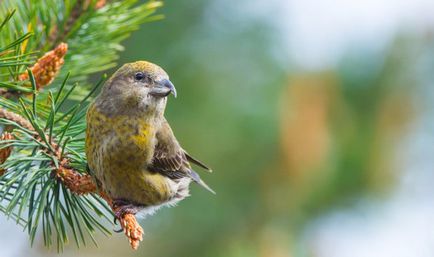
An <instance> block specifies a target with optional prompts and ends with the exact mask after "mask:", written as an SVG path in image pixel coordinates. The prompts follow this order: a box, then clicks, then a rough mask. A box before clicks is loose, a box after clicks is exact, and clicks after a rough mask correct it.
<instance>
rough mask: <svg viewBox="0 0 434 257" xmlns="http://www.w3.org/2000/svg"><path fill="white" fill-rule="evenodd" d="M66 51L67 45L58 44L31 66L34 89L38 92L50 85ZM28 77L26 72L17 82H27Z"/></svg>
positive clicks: (60, 66)
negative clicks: (34, 82) (34, 83)
mask: <svg viewBox="0 0 434 257" xmlns="http://www.w3.org/2000/svg"><path fill="white" fill-rule="evenodd" d="M67 51H68V45H67V44H66V43H60V44H59V45H58V46H57V47H56V48H55V49H54V50H51V51H49V52H47V53H46V54H44V56H42V57H41V58H39V59H38V61H37V62H36V63H35V65H33V66H32V67H31V68H30V70H31V71H32V73H33V76H34V77H35V81H36V87H37V89H38V90H40V89H41V88H42V87H44V86H46V85H48V84H50V83H51V82H52V81H53V80H54V78H55V77H56V75H57V73H58V72H59V70H60V68H62V65H63V63H64V59H63V57H64V56H65V55H66V52H67ZM27 79H29V75H28V73H27V72H25V73H23V74H21V75H20V76H19V80H21V81H23V80H27Z"/></svg>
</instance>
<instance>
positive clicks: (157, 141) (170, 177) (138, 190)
mask: <svg viewBox="0 0 434 257" xmlns="http://www.w3.org/2000/svg"><path fill="white" fill-rule="evenodd" d="M169 95H173V96H174V97H175V98H176V96H177V91H176V88H175V86H174V85H173V83H172V82H171V81H170V80H169V76H168V74H167V73H166V72H165V71H164V70H163V69H162V68H161V67H160V66H158V65H156V64H153V63H151V62H148V61H136V62H132V63H126V64H124V65H123V66H122V67H120V68H119V69H118V70H117V71H116V72H115V73H114V74H113V75H112V76H111V77H110V78H109V79H108V80H107V81H106V82H105V83H104V85H103V87H102V89H101V92H100V93H99V95H98V96H97V97H96V98H95V99H94V101H93V102H92V103H91V104H90V105H89V108H88V111H87V114H86V123H87V127H86V139H85V152H86V158H87V162H88V171H89V173H90V175H91V177H92V178H93V180H94V181H95V184H96V185H97V188H98V190H100V191H101V192H104V193H105V194H106V195H107V196H108V197H110V199H112V203H113V204H112V206H113V207H112V208H113V210H114V216H115V219H117V220H119V221H123V222H120V223H121V226H122V229H128V226H126V224H125V223H126V221H125V216H126V214H132V215H136V214H139V213H142V214H144V215H145V216H146V215H148V214H153V213H154V212H155V211H156V210H157V209H159V208H160V207H163V206H174V205H176V204H177V203H178V202H179V201H181V200H183V199H184V198H186V197H187V196H189V185H190V183H191V182H192V181H193V182H195V183H197V184H198V185H200V186H202V187H203V188H205V189H207V190H208V191H210V192H211V193H213V194H215V192H214V191H213V190H212V189H211V188H210V187H209V186H208V185H207V184H206V183H205V182H204V181H203V180H202V179H201V178H200V176H199V174H198V173H197V172H196V171H195V170H193V168H192V164H194V165H196V166H198V167H200V168H202V169H204V170H206V171H211V169H210V168H209V167H208V166H207V165H205V164H204V163H203V162H201V161H199V160H198V159H196V158H195V157H193V156H191V155H190V154H189V153H187V151H185V150H184V149H183V148H182V147H181V145H180V143H179V142H178V140H177V139H176V137H175V135H174V133H173V131H172V129H171V127H170V125H169V123H168V121H167V120H166V118H165V117H164V112H165V108H166V104H167V100H168V97H169ZM122 224H124V225H122ZM124 232H125V233H126V234H127V235H129V233H133V232H134V231H124ZM136 232H137V231H136ZM139 233H140V234H141V233H143V231H139ZM139 238H140V240H141V235H140V237H139ZM130 243H131V241H130ZM133 248H134V247H133Z"/></svg>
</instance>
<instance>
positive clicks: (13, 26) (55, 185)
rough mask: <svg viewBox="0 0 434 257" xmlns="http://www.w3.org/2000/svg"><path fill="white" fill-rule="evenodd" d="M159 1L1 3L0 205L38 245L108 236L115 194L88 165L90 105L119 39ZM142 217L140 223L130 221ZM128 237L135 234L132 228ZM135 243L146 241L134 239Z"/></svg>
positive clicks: (152, 14) (113, 58)
mask: <svg viewBox="0 0 434 257" xmlns="http://www.w3.org/2000/svg"><path fill="white" fill-rule="evenodd" d="M161 5H162V3H161V2H159V1H148V2H146V3H138V2H137V1H136V0H124V1H109V0H107V1H105V0H65V1H58V0H3V1H1V5H0V126H1V131H2V134H1V136H0V211H1V212H3V213H4V214H5V215H6V216H7V217H9V218H11V219H13V220H15V221H16V223H17V224H19V225H21V226H23V227H24V229H25V230H26V231H27V232H28V234H29V235H30V242H31V243H32V244H33V242H34V239H35V237H36V235H38V234H42V237H43V240H44V243H45V245H47V246H51V245H56V247H57V249H58V250H59V251H61V250H62V249H63V247H64V244H65V243H67V242H68V241H69V238H70V237H72V238H73V239H74V241H75V243H76V244H77V246H81V245H86V244H87V242H88V241H89V239H90V240H92V241H93V242H94V243H96V241H95V239H94V233H95V231H96V230H98V231H101V232H102V233H104V234H106V235H108V234H110V233H111V231H112V227H111V226H109V225H110V224H112V222H113V214H112V210H111V207H112V206H111V200H110V199H109V198H108V197H106V196H105V194H104V192H99V191H97V189H96V186H95V184H94V182H93V181H92V179H91V177H90V176H89V174H87V170H86V166H87V165H86V157H85V154H84V136H85V129H86V123H85V114H86V110H87V105H88V103H89V100H91V99H92V97H93V95H94V93H95V91H96V90H97V89H98V87H99V86H100V85H101V84H102V83H103V82H104V79H105V77H104V76H103V77H102V78H101V79H100V81H99V82H98V83H96V85H93V86H90V85H89V82H88V81H87V78H88V76H89V75H92V74H95V73H98V72H101V71H104V70H106V69H108V68H111V67H114V66H115V65H116V60H117V59H118V53H119V51H121V50H122V49H123V47H122V45H121V44H120V43H121V41H122V40H124V39H126V38H127V37H128V36H129V35H130V33H131V32H132V31H134V30H136V29H137V28H138V27H139V25H140V24H142V23H145V22H149V21H154V20H157V19H160V18H161V15H156V14H155V13H156V11H157V9H158V8H159V7H160V6H161ZM132 224H134V223H132ZM127 236H128V235H127ZM129 240H130V243H131V245H132V247H133V248H137V247H138V242H137V241H136V240H135V239H134V238H129Z"/></svg>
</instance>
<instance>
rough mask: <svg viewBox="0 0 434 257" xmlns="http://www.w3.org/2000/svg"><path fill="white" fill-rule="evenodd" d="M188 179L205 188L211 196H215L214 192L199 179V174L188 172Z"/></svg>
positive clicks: (192, 171)
mask: <svg viewBox="0 0 434 257" xmlns="http://www.w3.org/2000/svg"><path fill="white" fill-rule="evenodd" d="M189 177H190V178H191V179H193V181H194V182H196V183H197V184H199V185H200V186H202V187H203V188H205V189H206V190H208V191H210V192H211V193H213V194H216V192H214V190H212V189H211V188H210V187H209V186H208V185H207V184H206V183H205V182H203V180H202V179H201V178H200V176H199V174H197V173H196V172H195V171H194V170H190V172H189Z"/></svg>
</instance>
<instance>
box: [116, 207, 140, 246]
mask: <svg viewBox="0 0 434 257" xmlns="http://www.w3.org/2000/svg"><path fill="white" fill-rule="evenodd" d="M140 209H141V208H140V207H138V206H135V205H132V204H124V203H121V202H120V201H114V202H113V212H114V214H115V217H116V218H115V220H116V219H117V220H119V223H120V225H121V227H122V230H121V231H124V233H125V235H126V236H127V238H128V240H129V242H130V245H131V248H133V249H134V250H137V248H138V247H139V244H140V241H142V240H143V234H144V233H143V229H142V227H141V226H140V225H139V223H138V222H137V220H136V217H135V216H134V215H135V214H136V213H137V212H138V211H139V210H140Z"/></svg>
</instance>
